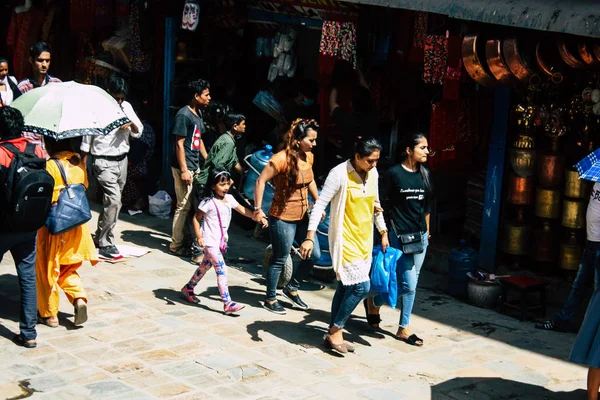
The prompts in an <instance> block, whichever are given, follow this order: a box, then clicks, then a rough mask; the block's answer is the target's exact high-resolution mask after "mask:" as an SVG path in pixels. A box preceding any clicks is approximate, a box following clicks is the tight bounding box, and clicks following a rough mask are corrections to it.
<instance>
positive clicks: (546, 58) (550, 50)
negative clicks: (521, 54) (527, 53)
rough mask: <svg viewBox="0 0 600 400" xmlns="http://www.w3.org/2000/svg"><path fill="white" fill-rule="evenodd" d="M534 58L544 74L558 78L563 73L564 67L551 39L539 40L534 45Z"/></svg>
mask: <svg viewBox="0 0 600 400" xmlns="http://www.w3.org/2000/svg"><path fill="white" fill-rule="evenodd" d="M535 59H536V61H537V65H538V67H539V69H540V71H542V72H543V73H544V74H545V75H546V76H548V77H550V78H555V79H559V77H561V78H562V76H563V75H564V73H565V69H566V68H565V65H564V63H563V62H562V60H561V58H560V54H558V49H557V47H556V43H554V42H553V41H550V40H548V39H542V40H540V41H539V42H538V43H537V45H536V46H535Z"/></svg>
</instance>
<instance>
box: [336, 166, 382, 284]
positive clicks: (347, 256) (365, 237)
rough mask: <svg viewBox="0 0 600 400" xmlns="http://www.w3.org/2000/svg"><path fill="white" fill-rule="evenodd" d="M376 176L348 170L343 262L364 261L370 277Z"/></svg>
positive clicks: (354, 262)
mask: <svg viewBox="0 0 600 400" xmlns="http://www.w3.org/2000/svg"><path fill="white" fill-rule="evenodd" d="M376 183H377V182H375V179H367V182H365V183H363V181H362V179H361V178H360V177H359V176H358V174H357V173H356V172H354V171H350V172H348V189H347V196H346V207H345V212H344V230H343V240H344V246H343V252H342V265H343V266H345V265H356V264H357V263H361V262H363V263H364V264H365V265H367V266H366V268H367V269H366V276H367V277H368V274H369V269H370V267H371V264H370V262H365V261H366V260H370V259H371V253H372V251H373V210H374V209H375V200H376V199H377V185H376Z"/></svg>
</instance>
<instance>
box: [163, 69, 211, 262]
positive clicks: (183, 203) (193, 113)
mask: <svg viewBox="0 0 600 400" xmlns="http://www.w3.org/2000/svg"><path fill="white" fill-rule="evenodd" d="M187 87H188V90H189V94H190V104H189V105H187V106H185V107H183V108H182V109H181V110H179V112H178V113H177V115H176V116H175V126H174V127H173V135H175V148H174V153H173V156H172V157H171V169H172V171H173V179H174V181H175V196H176V198H177V207H176V208H175V216H174V217H173V233H172V235H171V245H170V246H169V251H170V252H171V253H174V254H177V255H184V254H185V253H186V249H185V246H184V236H185V233H186V228H187V226H188V217H189V215H190V211H191V207H192V200H193V195H192V187H193V179H194V176H195V175H196V174H198V173H199V172H200V156H202V159H206V157H207V153H206V148H205V147H204V142H203V141H202V134H203V133H204V131H205V127H204V119H203V117H202V110H204V109H205V108H206V107H207V106H208V104H209V103H210V84H209V83H208V81H205V80H203V79H198V80H196V81H192V82H190V83H188V86H187Z"/></svg>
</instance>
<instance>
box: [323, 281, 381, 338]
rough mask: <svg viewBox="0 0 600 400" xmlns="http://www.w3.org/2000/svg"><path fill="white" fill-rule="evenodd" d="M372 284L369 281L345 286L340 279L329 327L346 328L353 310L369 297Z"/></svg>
mask: <svg viewBox="0 0 600 400" xmlns="http://www.w3.org/2000/svg"><path fill="white" fill-rule="evenodd" d="M370 286H371V283H370V282H369V281H366V282H362V283H357V284H356V285H348V286H344V285H342V282H341V281H338V284H337V288H336V289H335V294H334V295H333V300H332V301H331V320H330V323H329V327H332V326H334V325H335V326H336V327H338V328H340V329H342V328H344V325H346V321H348V318H350V315H351V314H352V311H354V309H355V308H356V306H358V305H359V304H360V302H361V301H362V300H363V299H364V298H365V297H367V294H368V293H369V288H370Z"/></svg>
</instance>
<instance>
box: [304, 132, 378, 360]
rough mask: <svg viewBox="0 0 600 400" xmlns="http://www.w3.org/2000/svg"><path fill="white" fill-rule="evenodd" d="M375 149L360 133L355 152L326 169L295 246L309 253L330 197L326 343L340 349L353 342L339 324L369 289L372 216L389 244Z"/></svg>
mask: <svg viewBox="0 0 600 400" xmlns="http://www.w3.org/2000/svg"><path fill="white" fill-rule="evenodd" d="M380 153H381V145H380V144H379V142H377V141H376V140H375V139H362V138H359V139H358V141H357V143H356V144H355V145H354V156H353V157H352V158H351V159H350V160H348V161H345V162H343V163H342V164H340V165H338V166H337V167H335V168H333V169H332V170H331V172H329V175H328V176H327V180H326V181H325V185H324V186H323V190H322V191H321V195H320V196H319V199H318V200H317V202H316V203H315V206H314V208H313V211H312V213H311V216H310V221H309V223H308V233H307V235H306V239H304V242H303V243H302V245H301V246H300V255H301V256H302V258H304V259H306V258H307V257H310V255H311V253H312V250H313V246H314V239H315V231H316V229H317V225H318V224H319V221H320V218H321V213H322V212H323V211H324V210H325V208H326V207H327V205H328V204H329V202H331V211H330V218H331V220H330V223H329V232H328V236H329V238H328V239H329V248H330V252H331V260H332V264H333V268H334V270H335V272H336V275H337V279H338V285H337V289H336V291H335V295H334V296H333V300H332V303H331V321H330V324H329V331H328V333H327V334H326V335H325V345H326V346H327V347H329V348H331V349H332V350H335V351H337V352H338V353H342V354H344V353H347V352H353V351H354V346H352V345H351V344H350V343H348V342H346V341H344V336H343V329H344V325H345V324H346V321H347V320H348V318H349V317H350V315H351V314H352V311H354V309H355V308H356V306H357V305H358V304H359V303H360V302H361V301H362V300H363V299H364V298H365V297H366V296H367V293H368V292H369V289H370V278H369V272H370V270H371V258H372V252H373V222H375V225H377V229H378V230H379V233H380V234H381V244H382V247H383V251H385V250H386V248H387V246H388V245H389V242H388V235H387V228H386V225H385V221H384V220H383V213H382V211H383V210H382V209H381V207H380V206H379V186H378V182H377V181H378V174H377V168H375V167H376V166H377V161H378V160H379V155H380Z"/></svg>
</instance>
